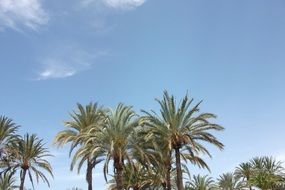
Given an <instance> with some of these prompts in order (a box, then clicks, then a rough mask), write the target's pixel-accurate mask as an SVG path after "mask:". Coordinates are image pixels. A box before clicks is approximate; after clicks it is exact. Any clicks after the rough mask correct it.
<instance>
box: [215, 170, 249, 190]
mask: <svg viewBox="0 0 285 190" xmlns="http://www.w3.org/2000/svg"><path fill="white" fill-rule="evenodd" d="M218 187H219V189H221V190H242V188H243V187H244V186H243V184H242V182H241V181H240V180H239V179H238V178H236V177H235V176H234V174H233V173H225V174H222V175H220V177H219V179H218Z"/></svg>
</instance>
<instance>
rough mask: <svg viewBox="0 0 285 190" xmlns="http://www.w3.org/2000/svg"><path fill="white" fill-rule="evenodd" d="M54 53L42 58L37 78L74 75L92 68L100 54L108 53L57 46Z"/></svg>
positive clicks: (56, 77)
mask: <svg viewBox="0 0 285 190" xmlns="http://www.w3.org/2000/svg"><path fill="white" fill-rule="evenodd" d="M56 50H57V51H55V52H54V53H53V54H51V55H48V56H46V58H43V59H41V61H40V68H39V69H38V71H37V77H36V80H48V79H59V78H67V77H71V76H74V75H76V74H78V73H80V72H83V71H85V70H88V69H91V68H92V67H93V65H94V63H95V60H96V59H97V58H98V57H99V56H103V55H105V54H106V52H104V51H97V52H96V53H89V52H87V51H84V50H81V49H78V48H74V47H62V48H57V49H56Z"/></svg>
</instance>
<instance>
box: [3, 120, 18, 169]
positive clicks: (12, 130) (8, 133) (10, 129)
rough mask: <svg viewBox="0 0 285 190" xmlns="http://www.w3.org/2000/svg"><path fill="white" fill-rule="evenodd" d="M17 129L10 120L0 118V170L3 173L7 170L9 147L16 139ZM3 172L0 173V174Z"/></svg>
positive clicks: (9, 154) (9, 157)
mask: <svg viewBox="0 0 285 190" xmlns="http://www.w3.org/2000/svg"><path fill="white" fill-rule="evenodd" d="M18 128H19V126H18V125H17V124H15V123H14V122H13V121H12V119H9V118H8V117H5V116H0V168H1V169H3V171H6V170H8V169H9V162H10V161H11V160H10V159H11V157H12V156H11V153H12V152H11V148H10V145H11V142H13V141H14V140H15V139H16V138H17V135H16V132H17V130H18ZM3 171H0V173H2V172H3Z"/></svg>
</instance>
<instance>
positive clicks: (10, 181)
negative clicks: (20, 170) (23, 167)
mask: <svg viewBox="0 0 285 190" xmlns="http://www.w3.org/2000/svg"><path fill="white" fill-rule="evenodd" d="M15 182H16V179H15V177H14V176H13V173H9V172H6V173H3V174H1V175H0V189H3V190H4V189H5V190H14V189H16V188H19V187H18V186H16V185H15Z"/></svg>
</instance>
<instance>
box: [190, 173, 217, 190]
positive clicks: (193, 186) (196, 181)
mask: <svg viewBox="0 0 285 190" xmlns="http://www.w3.org/2000/svg"><path fill="white" fill-rule="evenodd" d="M185 189H186V190H215V189H216V187H215V181H214V180H213V178H211V177H209V176H207V175H205V176H201V175H197V176H196V175H194V176H193V179H192V180H191V181H190V182H189V183H188V184H187V186H186V188H185Z"/></svg>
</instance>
